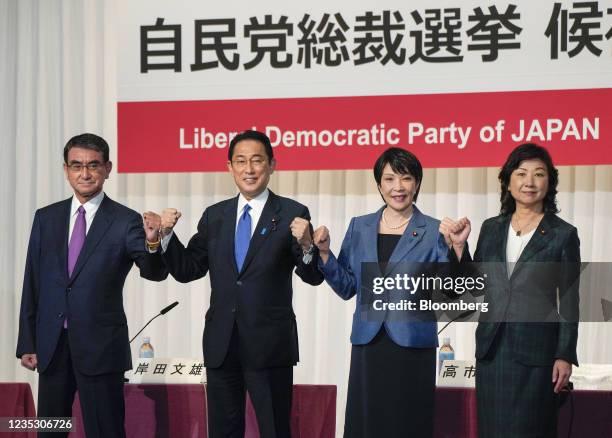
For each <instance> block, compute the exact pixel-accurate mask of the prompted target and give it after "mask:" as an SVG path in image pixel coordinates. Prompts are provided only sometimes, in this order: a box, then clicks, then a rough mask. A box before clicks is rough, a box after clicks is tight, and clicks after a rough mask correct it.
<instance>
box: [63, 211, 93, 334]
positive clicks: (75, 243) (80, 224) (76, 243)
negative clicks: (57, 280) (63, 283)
mask: <svg viewBox="0 0 612 438" xmlns="http://www.w3.org/2000/svg"><path fill="white" fill-rule="evenodd" d="M77 212H78V213H79V214H78V216H77V218H76V221H75V222H74V228H73V229H72V236H70V243H69V244H68V277H71V276H72V271H73V270H74V265H76V262H77V259H78V258H79V253H80V252H81V249H82V248H83V244H84V243H85V230H86V228H87V225H86V223H85V209H84V208H83V206H82V205H81V206H80V207H79V209H78V210H77ZM64 328H68V318H66V319H64Z"/></svg>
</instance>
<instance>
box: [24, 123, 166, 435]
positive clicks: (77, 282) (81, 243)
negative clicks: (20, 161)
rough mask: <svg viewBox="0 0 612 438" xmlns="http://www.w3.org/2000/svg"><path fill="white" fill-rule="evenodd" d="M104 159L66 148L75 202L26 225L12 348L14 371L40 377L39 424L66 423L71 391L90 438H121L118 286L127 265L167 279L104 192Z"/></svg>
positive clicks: (137, 220) (79, 141)
mask: <svg viewBox="0 0 612 438" xmlns="http://www.w3.org/2000/svg"><path fill="white" fill-rule="evenodd" d="M108 155H109V150H108V144H107V143H106V141H104V139H103V138H101V137H98V136H97V135H93V134H81V135H77V136H75V137H73V138H71V139H70V140H69V141H68V143H67V144H66V146H65V147H64V172H65V174H66V178H67V180H68V182H69V183H70V185H71V186H72V188H73V190H74V196H72V197H71V198H69V199H66V200H64V201H60V202H57V203H55V204H51V205H49V206H47V207H44V208H41V209H39V210H37V211H36V214H35V216H34V224H33V226H32V232H31V235H30V243H29V246H28V255H27V261H26V268H25V275H24V281H23V292H22V297H21V311H20V318H19V338H18V340H17V357H18V358H20V359H21V364H22V365H23V366H24V367H26V368H28V369H30V370H34V369H38V372H39V387H38V415H39V416H40V417H69V416H71V412H72V403H73V400H74V395H75V391H76V390H77V389H78V391H79V399H80V402H81V410H82V413H83V420H84V426H85V432H86V433H87V436H88V438H92V437H112V438H117V437H124V436H125V430H124V424H123V423H124V417H125V413H124V410H125V409H124V399H123V373H124V372H125V371H126V370H128V369H130V368H131V366H132V364H131V354H130V347H129V342H128V327H127V321H126V317H125V313H124V310H123V285H124V282H125V278H126V276H127V274H128V272H129V271H130V269H131V268H132V265H133V264H134V263H136V264H137V265H138V267H139V268H140V275H141V276H142V277H144V278H148V279H151V280H158V281H159V280H163V279H165V278H166V277H167V271H166V270H165V267H164V266H163V264H161V263H159V261H158V260H155V259H152V258H151V257H150V256H148V255H147V251H146V247H145V245H144V244H143V239H144V237H145V233H144V230H143V222H142V218H141V217H140V215H139V214H138V213H136V212H135V211H133V210H130V209H128V208H127V207H124V206H123V205H121V204H118V203H117V202H115V201H113V200H111V199H110V198H109V197H108V196H106V195H105V194H104V192H103V191H102V188H103V186H104V181H105V180H106V179H107V178H108V175H109V174H110V172H111V169H112V163H111V162H110V161H109V157H108ZM156 263H157V265H156ZM45 435H46V434H43V433H40V434H39V436H45ZM64 435H67V433H65V434H64ZM50 436H52V437H57V436H58V435H57V434H55V433H53V434H50Z"/></svg>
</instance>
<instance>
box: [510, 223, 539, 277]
mask: <svg viewBox="0 0 612 438" xmlns="http://www.w3.org/2000/svg"><path fill="white" fill-rule="evenodd" d="M509 227H510V228H508V241H507V242H506V266H507V268H508V277H510V276H511V275H512V271H513V270H514V266H515V265H516V262H517V261H518V259H519V257H520V256H521V254H522V253H523V250H524V249H525V247H526V246H527V244H528V243H529V240H531V237H532V236H533V234H534V233H535V230H536V229H537V228H538V227H536V228H534V229H533V230H531V231H530V232H529V233H527V234H523V235H521V236H517V235H516V231H514V228H512V224H510V225H509Z"/></svg>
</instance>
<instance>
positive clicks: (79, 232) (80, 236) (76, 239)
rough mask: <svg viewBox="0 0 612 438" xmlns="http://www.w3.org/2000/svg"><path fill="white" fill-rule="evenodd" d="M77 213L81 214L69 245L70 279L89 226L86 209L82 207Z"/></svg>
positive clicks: (75, 223)
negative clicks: (86, 219)
mask: <svg viewBox="0 0 612 438" xmlns="http://www.w3.org/2000/svg"><path fill="white" fill-rule="evenodd" d="M77 212H78V213H79V214H78V216H77V218H76V221H75V222H74V228H73V229H72V236H70V243H69V244H68V277H71V276H72V271H73V270H74V265H76V262H77V259H78V258H79V253H80V252H81V248H83V244H84V243H85V229H86V227H87V226H86V224H85V209H84V208H83V206H82V205H81V206H80V207H79V209H78V210H77Z"/></svg>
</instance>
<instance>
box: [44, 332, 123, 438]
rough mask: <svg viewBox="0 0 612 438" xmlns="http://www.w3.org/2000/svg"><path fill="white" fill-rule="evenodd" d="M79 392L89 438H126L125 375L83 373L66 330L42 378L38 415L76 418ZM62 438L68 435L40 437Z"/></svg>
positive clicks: (45, 433) (49, 433) (54, 434)
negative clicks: (76, 360)
mask: <svg viewBox="0 0 612 438" xmlns="http://www.w3.org/2000/svg"><path fill="white" fill-rule="evenodd" d="M110 359H112V358H110ZM110 359H109V360H110ZM77 389H78V391H79V400H80V402H81V411H82V413H83V423H84V426H85V434H86V435H87V438H106V437H108V438H124V437H125V427H124V422H125V401H124V399H123V373H109V374H101V375H98V376H86V375H84V374H81V373H80V372H79V371H78V370H77V369H76V368H75V367H74V366H73V363H72V358H71V355H70V345H69V341H68V333H67V331H66V330H62V334H61V336H60V339H59V341H58V345H57V348H56V350H55V353H54V355H53V359H51V363H50V364H49V366H48V367H47V369H46V370H45V371H44V372H42V373H40V376H39V379H38V416H39V417H70V416H72V403H73V401H74V395H75V392H76V390H77ZM61 436H64V437H67V436H68V433H62V434H61V435H60V434H59V433H51V432H39V433H38V437H39V438H40V437H48V438H58V437H61Z"/></svg>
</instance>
